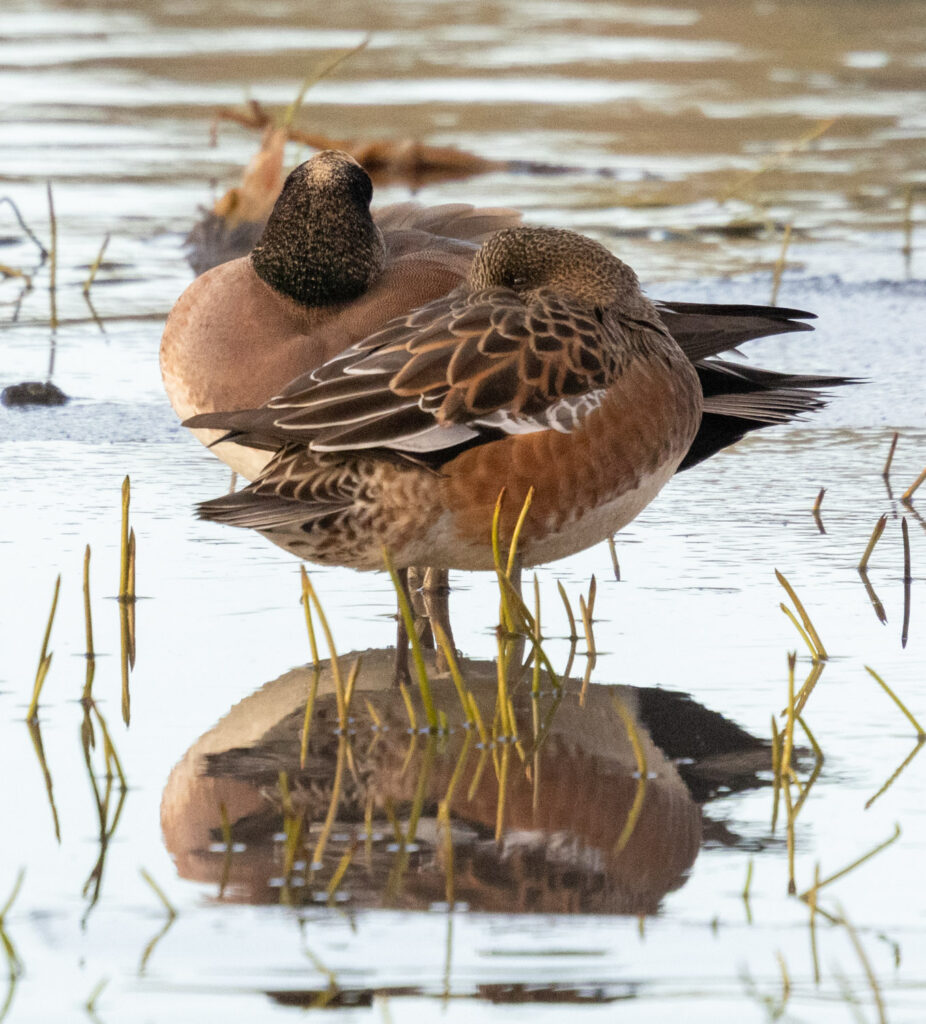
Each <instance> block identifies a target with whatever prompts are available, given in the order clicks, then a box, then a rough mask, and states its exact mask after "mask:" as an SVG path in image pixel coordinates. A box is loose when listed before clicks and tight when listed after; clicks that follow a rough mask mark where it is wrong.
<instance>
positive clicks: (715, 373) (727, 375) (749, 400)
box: [678, 359, 860, 472]
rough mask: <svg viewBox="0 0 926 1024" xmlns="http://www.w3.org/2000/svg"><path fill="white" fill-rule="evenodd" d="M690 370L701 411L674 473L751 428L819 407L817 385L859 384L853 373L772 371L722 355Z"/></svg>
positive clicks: (823, 400)
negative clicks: (695, 378)
mask: <svg viewBox="0 0 926 1024" xmlns="http://www.w3.org/2000/svg"><path fill="white" fill-rule="evenodd" d="M695 369H696V370H697V371H698V377H699V378H700V381H701V388H702V390H703V392H704V415H703V416H702V418H701V426H700V428H699V429H698V433H697V435H696V436H695V439H694V441H693V442H692V445H691V448H689V450H688V454H687V455H686V456H685V458H684V459H683V460H682V463H681V465H680V466H679V467H678V469H679V472H680V471H681V470H683V469H690V468H691V467H692V466H696V465H697V464H698V463H699V462H703V461H704V459H707V458H709V457H710V456H711V455H714V454H715V453H716V452H719V451H720V450H721V449H722V448H727V447H728V446H729V445H731V444H734V443H735V442H737V441H739V440H740V438H742V437H745V435H746V434H748V433H749V432H750V431H751V430H759V429H761V428H762V427H770V426H773V425H774V424H776V423H788V422H789V421H791V420H794V419H798V418H799V417H800V416H802V415H804V414H805V413H809V412H814V411H816V410H817V409H822V408H823V406H824V405H826V402H827V398H826V395H825V394H824V393H823V392H821V391H819V390H817V389H818V388H835V387H841V386H842V385H844V384H857V383H860V382H859V381H858V380H857V379H854V378H852V377H822V376H810V375H805V374H796V373H775V372H774V371H773V370H760V369H758V368H755V367H751V366H748V365H741V364H737V363H729V362H726V361H725V360H722V359H711V360H706V361H704V362H699V363H696V364H695Z"/></svg>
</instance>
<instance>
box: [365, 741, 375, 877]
mask: <svg viewBox="0 0 926 1024" xmlns="http://www.w3.org/2000/svg"><path fill="white" fill-rule="evenodd" d="M370 749H372V747H371V748H370ZM363 832H364V836H363V855H364V860H365V861H366V863H367V870H368V871H370V870H372V868H373V792H372V790H371V791H370V792H368V793H367V802H366V805H365V806H364V808H363Z"/></svg>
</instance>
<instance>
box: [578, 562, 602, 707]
mask: <svg viewBox="0 0 926 1024" xmlns="http://www.w3.org/2000/svg"><path fill="white" fill-rule="evenodd" d="M596 588H597V584H596V582H595V577H594V576H592V580H591V583H590V584H589V588H588V603H586V601H585V598H584V597H582V595H581V594H580V595H579V611H580V612H581V613H582V627H583V628H584V630H585V645H586V650H585V675H584V676H583V677H582V690H581V692H580V694H579V704H580V705H581V706H582V707H584V706H585V697H586V694H587V693H588V684H589V682H590V680H591V678H592V671H593V670H594V668H595V665H596V664H597V662H598V649H597V647H596V646H595V633H594V631H593V629H592V613H593V611H594V608H595V594H596Z"/></svg>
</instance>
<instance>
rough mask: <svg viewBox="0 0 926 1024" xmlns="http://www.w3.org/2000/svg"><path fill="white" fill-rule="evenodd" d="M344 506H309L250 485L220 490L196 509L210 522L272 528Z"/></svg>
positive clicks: (291, 525)
mask: <svg viewBox="0 0 926 1024" xmlns="http://www.w3.org/2000/svg"><path fill="white" fill-rule="evenodd" d="M344 507H346V506H338V505H332V504H326V505H318V506H315V507H313V506H312V505H310V504H308V503H307V502H302V501H295V500H293V499H289V498H281V497H279V496H278V495H275V494H263V493H259V492H258V491H256V490H255V489H254V488H253V485H252V487H245V488H244V489H243V490H240V491H236V492H235V493H234V494H223V495H222V497H221V498H213V499H212V500H211V501H201V502H200V503H199V504H198V505H197V506H196V511H197V514H198V515H199V518H200V519H206V520H208V521H209V522H212V523H225V524H226V525H227V526H243V527H247V528H249V529H252V530H274V529H285V528H289V529H293V528H297V527H300V526H302V525H304V524H306V523H309V522H312V521H314V520H316V519H323V518H324V517H325V516H329V515H331V514H332V513H337V512H340V511H342V509H343V508H344Z"/></svg>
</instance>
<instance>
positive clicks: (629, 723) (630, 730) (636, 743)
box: [611, 694, 647, 856]
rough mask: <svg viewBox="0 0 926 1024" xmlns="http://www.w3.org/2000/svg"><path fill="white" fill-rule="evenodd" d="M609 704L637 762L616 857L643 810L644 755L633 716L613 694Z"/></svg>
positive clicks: (615, 853) (644, 789)
mask: <svg viewBox="0 0 926 1024" xmlns="http://www.w3.org/2000/svg"><path fill="white" fill-rule="evenodd" d="M611 703H612V704H613V705H614V710H615V711H616V712H617V714H618V716H619V717H620V720H621V722H623V724H624V728H625V729H626V730H627V737H628V739H629V740H630V746H631V748H632V749H633V756H634V759H635V760H636V762H637V789H636V792H635V793H634V796H633V803H632V804H631V805H630V811H629V813H628V814H627V820H626V821H625V822H624V827H623V828H622V829H621V834H620V835H619V836H618V838H617V842H616V843H615V844H614V855H615V856H617V855H618V854H619V853H621V851H622V850H624V848H625V847H626V846H627V844H628V843H629V842H630V837H631V836H632V835H633V831H634V829H635V828H636V827H637V821H638V820H639V818H640V812H641V811H642V810H643V801H644V800H645V799H646V775H647V766H646V753H645V752H644V750H643V743H642V741H641V739H640V734H639V732H638V731H637V723H636V722H635V721H634V719H633V715H631V713H630V712H629V711H628V710H627V707H626V705H625V704H624V702H623V701H622V700H621V699H620V698H619V697H618V696H617V694H614V695H613V696H612V697H611Z"/></svg>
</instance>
